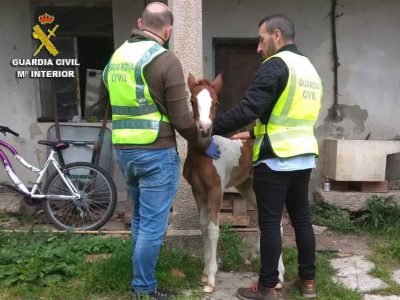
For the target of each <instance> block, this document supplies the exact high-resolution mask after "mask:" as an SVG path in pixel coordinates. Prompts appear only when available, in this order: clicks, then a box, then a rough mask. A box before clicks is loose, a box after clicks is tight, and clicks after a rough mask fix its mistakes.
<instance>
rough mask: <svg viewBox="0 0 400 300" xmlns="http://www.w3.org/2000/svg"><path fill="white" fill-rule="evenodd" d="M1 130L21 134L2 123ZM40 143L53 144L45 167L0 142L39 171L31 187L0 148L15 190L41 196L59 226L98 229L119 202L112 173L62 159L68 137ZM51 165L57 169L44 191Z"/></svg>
mask: <svg viewBox="0 0 400 300" xmlns="http://www.w3.org/2000/svg"><path fill="white" fill-rule="evenodd" d="M0 132H1V133H3V134H4V135H6V133H11V134H13V135H15V136H19V134H18V133H16V132H15V131H13V130H11V129H10V128H8V127H4V126H0ZM38 143H39V144H41V145H46V146H48V147H50V154H49V156H48V158H47V160H46V162H45V164H44V166H43V167H42V168H36V167H34V166H33V165H31V164H29V163H28V162H27V161H26V160H25V159H24V158H23V157H22V156H20V155H19V154H18V152H17V150H16V149H15V148H14V147H12V146H11V145H10V144H8V143H6V142H5V141H3V140H1V139H0V146H3V147H5V148H6V149H7V150H8V151H10V152H11V154H12V155H13V156H14V157H15V159H16V160H17V161H18V162H19V163H21V164H22V165H23V166H24V167H25V168H26V169H28V170H29V171H31V172H34V173H37V177H36V179H35V183H34V185H33V187H32V188H28V187H27V186H26V185H25V184H24V183H23V182H22V181H21V180H20V179H19V178H18V176H17V175H16V173H15V172H14V170H13V168H12V165H11V162H10V160H9V159H8V157H7V155H6V154H5V153H4V151H3V150H2V149H0V158H1V160H2V163H3V166H4V169H5V171H6V172H7V174H8V175H9V177H10V179H11V180H12V181H13V183H14V185H15V187H16V188H15V190H17V191H18V192H19V193H21V194H23V195H24V196H26V197H28V198H30V199H39V200H41V201H42V206H43V210H44V212H45V214H46V217H47V218H48V220H49V221H50V222H51V223H52V224H53V225H54V226H55V227H57V228H59V229H71V230H97V229H99V228H100V227H102V226H103V225H104V224H105V223H106V222H107V221H108V220H109V219H110V217H111V216H112V214H113V212H114V209H115V205H116V203H117V192H116V188H115V184H114V181H113V180H112V178H111V177H110V175H109V174H108V173H107V172H106V171H105V170H104V169H102V168H100V167H99V166H97V165H95V164H92V163H87V162H74V163H69V164H66V165H64V164H63V163H59V162H58V161H57V159H56V158H55V156H56V154H57V155H58V156H59V157H62V155H61V151H62V150H64V149H66V148H68V147H69V143H68V142H67V141H59V142H52V141H46V140H40V141H38ZM61 161H62V160H61ZM50 165H52V166H53V167H54V168H55V171H54V172H53V173H52V174H51V175H50V176H49V177H48V179H47V181H46V183H45V185H44V188H43V192H42V191H41V183H42V180H43V178H44V175H45V173H46V171H47V170H48V168H49V166H50Z"/></svg>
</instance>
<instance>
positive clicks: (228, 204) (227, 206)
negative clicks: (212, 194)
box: [221, 197, 233, 212]
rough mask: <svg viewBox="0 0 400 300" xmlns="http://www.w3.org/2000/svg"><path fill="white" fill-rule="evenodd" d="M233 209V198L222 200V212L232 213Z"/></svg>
mask: <svg viewBox="0 0 400 300" xmlns="http://www.w3.org/2000/svg"><path fill="white" fill-rule="evenodd" d="M232 207H233V204H232V198H230V197H229V198H227V197H225V198H223V199H222V203H221V211H224V212H231V211H232Z"/></svg>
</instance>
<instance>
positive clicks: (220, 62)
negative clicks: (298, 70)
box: [213, 39, 262, 114]
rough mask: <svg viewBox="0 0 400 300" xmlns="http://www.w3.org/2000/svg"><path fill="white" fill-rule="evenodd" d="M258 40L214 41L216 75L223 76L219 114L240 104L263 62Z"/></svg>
mask: <svg viewBox="0 0 400 300" xmlns="http://www.w3.org/2000/svg"><path fill="white" fill-rule="evenodd" d="M257 44H258V40H257V39H213V46H214V53H215V64H214V65H215V75H218V74H220V73H221V74H222V78H223V82H224V84H223V87H222V90H221V92H220V94H219V102H220V106H219V107H218V114H221V113H223V112H226V111H227V110H229V109H230V108H231V107H232V106H234V105H236V104H238V103H239V102H240V100H241V99H242V97H243V95H244V93H245V91H246V89H247V88H248V87H249V85H250V83H251V82H252V80H253V77H254V74H255V72H256V70H257V68H258V67H259V65H260V63H261V62H262V58H261V56H260V55H259V54H257Z"/></svg>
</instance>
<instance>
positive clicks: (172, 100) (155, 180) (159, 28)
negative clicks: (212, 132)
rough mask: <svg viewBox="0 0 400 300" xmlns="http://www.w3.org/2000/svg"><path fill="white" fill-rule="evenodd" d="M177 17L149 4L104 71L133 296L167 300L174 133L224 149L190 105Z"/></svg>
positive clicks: (175, 180) (203, 146)
mask: <svg viewBox="0 0 400 300" xmlns="http://www.w3.org/2000/svg"><path fill="white" fill-rule="evenodd" d="M172 25H173V17H172V13H171V11H170V10H169V8H168V7H167V6H166V5H165V4H163V3H160V2H152V3H150V4H149V5H147V6H146V7H145V9H144V11H143V13H142V16H141V17H140V18H139V19H138V29H133V30H132V32H131V38H130V39H128V40H127V41H126V42H125V43H124V44H123V45H122V46H121V47H119V48H118V49H117V50H116V51H115V52H114V54H113V56H112V57H111V59H110V62H109V63H108V65H107V66H106V68H105V70H104V72H103V79H104V83H105V85H106V86H107V88H108V91H109V93H110V102H111V107H112V125H113V129H112V142H113V145H114V147H115V150H116V156H117V161H118V164H119V166H120V168H121V171H122V174H123V176H124V178H125V181H126V183H127V185H128V191H129V195H130V197H131V200H132V220H131V230H132V242H133V247H132V252H133V254H132V263H133V280H132V290H133V295H134V296H135V297H136V296H138V297H141V296H143V295H148V296H149V297H150V299H169V298H170V297H171V296H172V295H173V293H172V292H170V291H163V290H160V289H159V288H158V287H157V281H156V278H155V267H156V262H157V258H158V255H159V250H160V246H161V243H162V241H163V238H164V234H165V232H166V230H167V226H168V216H169V212H170V208H171V205H172V202H173V199H174V197H175V194H176V192H177V189H178V185H179V178H180V175H179V172H180V168H179V164H180V159H179V156H178V153H177V150H176V139H175V131H174V129H176V130H177V131H178V132H179V133H180V134H181V135H182V136H183V137H184V138H185V139H186V140H188V141H189V142H190V143H192V144H193V145H195V146H197V147H198V149H200V150H202V151H204V153H205V154H206V155H209V156H210V157H212V158H214V159H217V158H218V157H219V149H218V146H217V145H216V144H215V143H214V142H213V141H212V139H210V138H201V137H200V136H201V135H200V134H199V133H198V130H197V126H196V124H195V122H194V120H193V117H192V116H191V113H190V111H189V107H188V103H187V93H186V91H185V81H184V76H183V71H182V66H181V63H180V61H179V60H178V58H177V57H176V56H175V55H173V54H172V53H170V52H169V51H168V50H167V49H166V48H165V47H166V44H167V42H168V40H169V38H170V36H171V31H172Z"/></svg>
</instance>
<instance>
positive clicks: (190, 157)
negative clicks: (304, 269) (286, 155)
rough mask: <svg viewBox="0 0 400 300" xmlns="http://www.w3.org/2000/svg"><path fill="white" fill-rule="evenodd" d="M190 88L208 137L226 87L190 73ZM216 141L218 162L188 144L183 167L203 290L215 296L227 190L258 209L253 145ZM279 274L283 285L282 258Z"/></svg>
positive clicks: (218, 80)
mask: <svg viewBox="0 0 400 300" xmlns="http://www.w3.org/2000/svg"><path fill="white" fill-rule="evenodd" d="M188 85H189V89H190V92H191V98H190V102H191V104H192V109H193V118H194V119H195V121H196V123H197V126H198V128H199V129H200V132H201V133H202V135H204V136H207V135H209V134H210V133H211V128H212V121H213V120H214V118H215V113H216V105H217V103H218V97H217V94H218V93H219V91H220V90H221V87H222V77H221V75H218V76H217V77H216V78H215V80H214V81H213V82H212V83H211V82H210V81H208V80H204V79H203V80H199V81H196V80H195V78H194V77H193V75H192V74H189V78H188ZM213 139H214V141H215V143H217V144H218V146H219V148H220V151H221V157H220V158H219V159H218V160H213V159H212V158H210V157H208V156H206V155H204V154H203V153H202V152H200V151H199V150H197V149H196V148H194V147H192V145H190V144H188V153H187V157H186V160H185V164H184V166H183V176H184V177H185V179H186V181H187V182H188V183H189V184H190V185H191V188H192V193H193V196H194V198H195V200H196V204H197V208H198V212H199V217H200V230H201V234H202V237H203V248H204V249H203V250H204V269H203V275H202V282H203V283H204V284H205V285H204V288H203V291H204V292H206V293H212V292H213V291H214V289H215V274H216V272H217V270H218V266H217V243H218V238H219V220H218V219H219V211H220V208H221V202H222V196H223V192H224V189H225V188H228V187H236V189H237V190H238V191H239V193H240V194H241V195H242V196H243V197H244V198H245V199H246V200H247V201H248V202H250V204H251V205H252V206H253V207H256V197H255V194H254V191H253V179H252V153H253V142H252V141H249V140H248V141H242V140H230V139H227V138H224V137H222V136H217V135H216V136H213ZM281 258H282V257H281ZM279 273H280V275H279V279H280V281H281V282H283V273H284V267H283V263H282V259H280V262H279ZM278 285H279V284H278Z"/></svg>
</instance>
